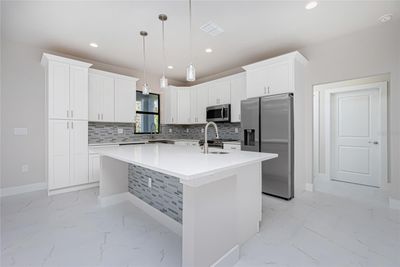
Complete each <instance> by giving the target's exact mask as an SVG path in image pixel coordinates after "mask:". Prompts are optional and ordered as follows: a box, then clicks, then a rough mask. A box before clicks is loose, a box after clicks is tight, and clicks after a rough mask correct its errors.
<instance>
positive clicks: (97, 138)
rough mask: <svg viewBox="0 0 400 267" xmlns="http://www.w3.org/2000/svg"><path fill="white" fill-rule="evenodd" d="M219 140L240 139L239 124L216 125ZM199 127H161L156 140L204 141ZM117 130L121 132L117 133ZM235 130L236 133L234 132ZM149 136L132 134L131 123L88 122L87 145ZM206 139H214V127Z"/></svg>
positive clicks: (210, 129)
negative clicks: (121, 131)
mask: <svg viewBox="0 0 400 267" xmlns="http://www.w3.org/2000/svg"><path fill="white" fill-rule="evenodd" d="M217 125H218V131H219V135H220V138H223V139H235V140H239V139H240V132H241V130H240V123H218V124H217ZM204 127H205V125H204V124H201V125H161V133H160V134H156V135H155V136H156V138H165V139H204V133H202V132H201V130H202V129H203V128H204ZM118 128H120V129H122V130H123V133H122V134H119V133H118ZM235 128H236V129H237V130H238V133H236V132H235ZM149 137H150V135H149V134H136V135H135V134H134V132H133V124H132V123H108V122H89V144H94V143H120V142H131V141H137V140H141V139H148V138H149ZM208 138H210V139H214V138H215V131H214V127H212V126H210V127H209V132H208Z"/></svg>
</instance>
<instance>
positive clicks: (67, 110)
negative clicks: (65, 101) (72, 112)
mask: <svg viewBox="0 0 400 267" xmlns="http://www.w3.org/2000/svg"><path fill="white" fill-rule="evenodd" d="M67 118H69V110H67Z"/></svg>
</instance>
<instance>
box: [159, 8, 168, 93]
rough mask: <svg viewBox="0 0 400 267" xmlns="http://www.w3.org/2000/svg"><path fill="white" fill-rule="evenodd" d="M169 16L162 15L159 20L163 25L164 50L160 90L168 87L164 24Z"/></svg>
mask: <svg viewBox="0 0 400 267" xmlns="http://www.w3.org/2000/svg"><path fill="white" fill-rule="evenodd" d="M167 18H168V17H167V15H165V14H160V15H158V19H159V20H161V25H162V49H163V51H162V52H163V66H162V77H161V79H160V88H161V89H165V88H167V87H168V79H167V78H165V34H164V22H165V21H166V20H167Z"/></svg>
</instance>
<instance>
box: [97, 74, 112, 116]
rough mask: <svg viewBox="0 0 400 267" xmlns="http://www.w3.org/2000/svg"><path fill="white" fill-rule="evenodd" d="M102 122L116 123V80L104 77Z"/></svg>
mask: <svg viewBox="0 0 400 267" xmlns="http://www.w3.org/2000/svg"><path fill="white" fill-rule="evenodd" d="M102 84H103V86H102V95H101V105H100V107H101V108H100V110H101V114H100V118H101V121H107V122H113V121H114V79H113V78H110V77H105V76H102Z"/></svg>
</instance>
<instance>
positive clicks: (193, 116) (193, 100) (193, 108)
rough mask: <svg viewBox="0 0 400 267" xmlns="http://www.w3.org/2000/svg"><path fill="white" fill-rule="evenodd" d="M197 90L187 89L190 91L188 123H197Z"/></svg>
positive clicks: (194, 87) (193, 87)
mask: <svg viewBox="0 0 400 267" xmlns="http://www.w3.org/2000/svg"><path fill="white" fill-rule="evenodd" d="M197 88H198V86H192V87H189V89H190V123H192V124H193V123H197V121H198V114H197Z"/></svg>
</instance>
